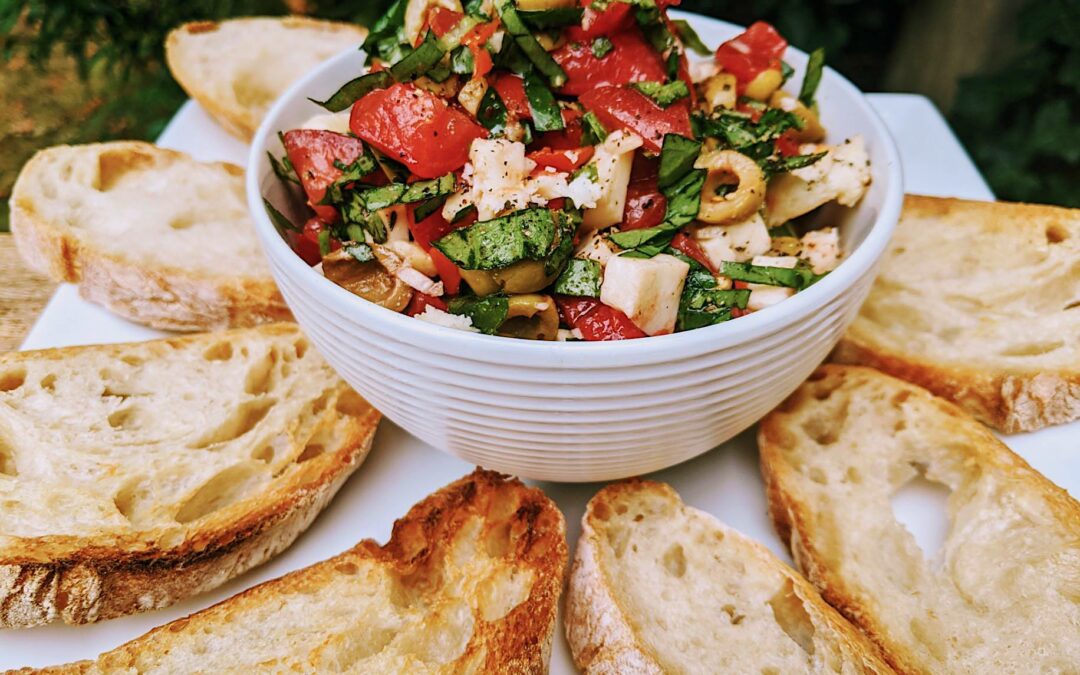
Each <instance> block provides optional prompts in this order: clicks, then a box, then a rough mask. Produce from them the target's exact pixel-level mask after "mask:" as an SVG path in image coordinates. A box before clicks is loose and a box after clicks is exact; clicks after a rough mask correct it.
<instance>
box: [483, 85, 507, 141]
mask: <svg viewBox="0 0 1080 675" xmlns="http://www.w3.org/2000/svg"><path fill="white" fill-rule="evenodd" d="M507 119H509V113H508V112H507V110H506V104H504V103H503V100H502V97H500V96H499V92H497V91H496V90H495V87H488V88H487V91H485V92H484V96H483V98H481V99H480V107H479V108H477V109H476V120H477V121H478V122H480V124H482V125H483V126H484V128H485V129H487V130H488V131H490V132H491V135H492V136H502V135H503V134H504V133H505V132H506V122H507Z"/></svg>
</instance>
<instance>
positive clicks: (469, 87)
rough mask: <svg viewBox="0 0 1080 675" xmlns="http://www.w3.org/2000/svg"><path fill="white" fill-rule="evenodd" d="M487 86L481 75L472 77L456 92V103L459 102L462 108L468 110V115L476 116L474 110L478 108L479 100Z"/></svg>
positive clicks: (485, 91) (481, 98) (482, 97)
mask: <svg viewBox="0 0 1080 675" xmlns="http://www.w3.org/2000/svg"><path fill="white" fill-rule="evenodd" d="M487 88H488V84H487V80H485V79H484V78H482V77H474V78H473V79H471V80H469V81H468V82H466V83H465V86H463V87H462V88H461V91H459V92H458V95H457V100H458V103H460V104H461V107H462V108H465V109H466V110H468V111H469V114H470V115H472V116H473V117H476V111H477V110H479V109H480V101H482V100H483V99H484V94H486V93H487Z"/></svg>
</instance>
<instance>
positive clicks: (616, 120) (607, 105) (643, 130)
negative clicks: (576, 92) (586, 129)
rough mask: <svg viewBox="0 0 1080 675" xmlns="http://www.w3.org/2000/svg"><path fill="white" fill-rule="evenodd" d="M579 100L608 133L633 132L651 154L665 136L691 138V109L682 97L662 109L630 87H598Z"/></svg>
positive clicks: (656, 149) (657, 149)
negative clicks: (620, 130) (678, 135)
mask: <svg viewBox="0 0 1080 675" xmlns="http://www.w3.org/2000/svg"><path fill="white" fill-rule="evenodd" d="M579 100H580V101H581V104H582V105H583V106H585V108H586V109H588V110H591V111H592V112H593V113H595V114H596V116H597V117H598V118H599V119H600V121H601V122H602V123H603V124H604V126H605V127H606V128H607V129H608V131H614V130H615V129H625V130H627V131H630V132H632V133H635V134H637V135H638V136H641V138H642V139H643V140H644V141H645V148H646V149H647V150H651V151H652V152H660V148H661V146H662V145H663V142H664V136H665V135H667V134H680V135H682V136H686V137H688V138H690V137H692V136H693V131H692V130H691V128H690V106H689V105H688V102H687V100H686V99H685V98H683V99H682V100H680V101H676V102H675V103H672V104H671V105H669V106H668V107H667V108H661V107H660V106H658V105H656V103H654V102H653V100H652V99H651V98H649V97H648V96H646V95H645V94H642V93H641V92H640V91H638V90H636V89H633V88H631V87H600V88H599V89H593V90H592V91H589V92H586V93H584V94H582V95H581V97H580V99H579Z"/></svg>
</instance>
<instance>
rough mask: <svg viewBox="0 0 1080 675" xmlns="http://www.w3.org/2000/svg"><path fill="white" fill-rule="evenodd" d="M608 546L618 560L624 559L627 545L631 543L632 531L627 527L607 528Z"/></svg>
mask: <svg viewBox="0 0 1080 675" xmlns="http://www.w3.org/2000/svg"><path fill="white" fill-rule="evenodd" d="M607 539H608V545H609V546H611V551H612V552H613V553H614V554H615V557H616V558H621V557H623V553H626V545H627V544H629V543H630V530H628V529H626V528H625V527H609V528H607Z"/></svg>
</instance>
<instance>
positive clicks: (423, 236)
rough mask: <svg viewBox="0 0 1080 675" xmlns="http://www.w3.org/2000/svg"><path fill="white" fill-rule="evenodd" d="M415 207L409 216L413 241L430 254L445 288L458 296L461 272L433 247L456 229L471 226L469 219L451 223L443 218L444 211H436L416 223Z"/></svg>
mask: <svg viewBox="0 0 1080 675" xmlns="http://www.w3.org/2000/svg"><path fill="white" fill-rule="evenodd" d="M415 211H416V208H415V207H410V208H409V210H408V214H409V231H410V232H412V236H413V240H414V241H416V243H417V244H418V245H419V246H420V247H421V248H423V249H424V250H425V251H427V252H428V256H430V257H431V262H432V263H434V265H435V270H436V271H437V272H438V273H439V279H440V280H441V281H442V282H443V288H444V289H445V290H446V292H447V293H449V294H450V295H457V294H458V291H460V290H461V271H460V270H459V269H458V268H457V265H455V264H454V263H453V262H452V261H451V260H450V259H449V258H447V257H446V256H445V255H443V252H442V251H440V250H439V249H437V248H434V247H433V246H432V243H433V242H436V241H438V240H439V239H442V238H443V237H445V236H446V235H448V234H450V233H451V232H453V231H454V230H456V229H459V228H462V227H465V226H467V225H468V224H469V220H468V219H462V220H461V222H458V223H450V222H449V221H447V220H446V218H443V215H442V211H435V212H434V213H432V214H431V215H430V216H428V217H427V218H425V219H423V220H422V221H420V222H416V219H415V218H414V213H415Z"/></svg>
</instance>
